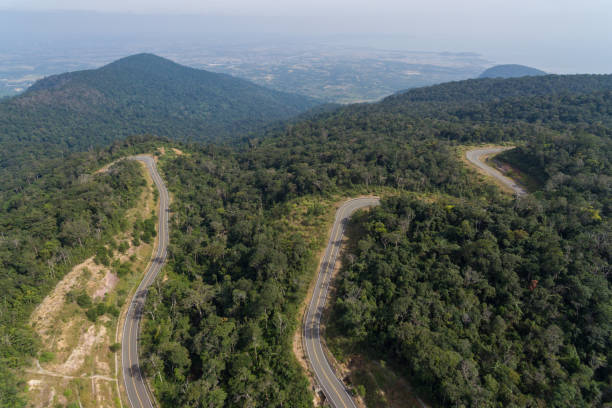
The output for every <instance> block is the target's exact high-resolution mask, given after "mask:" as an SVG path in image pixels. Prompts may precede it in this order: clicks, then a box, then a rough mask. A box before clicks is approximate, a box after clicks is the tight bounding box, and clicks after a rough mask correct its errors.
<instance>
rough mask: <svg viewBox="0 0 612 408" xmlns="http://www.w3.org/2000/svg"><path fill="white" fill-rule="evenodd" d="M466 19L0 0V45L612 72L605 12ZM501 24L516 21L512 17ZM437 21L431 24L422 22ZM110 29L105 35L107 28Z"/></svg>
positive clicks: (424, 13)
mask: <svg viewBox="0 0 612 408" xmlns="http://www.w3.org/2000/svg"><path fill="white" fill-rule="evenodd" d="M64 3H66V2H64ZM60 6H61V4H60ZM608 9H612V7H610V8H606V9H605V10H606V12H608V11H609V10H608ZM591 11H592V10H591ZM245 13H246V12H245ZM400 14H401V13H400ZM466 14H469V13H467V12H463V14H462V15H449V14H445V12H444V11H441V12H440V15H439V16H436V15H435V14H433V15H432V14H431V13H430V11H429V10H425V11H422V13H421V16H420V17H423V18H419V16H416V15H414V16H413V15H410V16H408V17H406V21H403V18H402V16H401V15H400V16H392V17H388V16H387V17H388V18H387V20H386V21H382V18H381V17H380V16H379V15H376V14H374V15H372V16H371V17H366V16H362V15H359V14H358V13H356V12H355V14H354V15H350V16H348V17H346V16H343V18H340V19H338V18H335V17H334V15H331V14H330V15H323V16H318V17H316V21H315V20H313V18H314V17H312V16H309V15H307V14H304V15H298V16H291V15H283V16H264V15H256V16H249V15H247V14H236V13H230V12H223V11H218V10H217V11H214V12H203V11H199V12H192V13H189V12H186V11H181V9H180V8H178V9H177V10H175V11H174V12H173V13H165V14H162V13H160V12H155V11H154V10H152V11H142V10H141V11H115V10H69V9H58V8H47V9H42V8H40V9H32V8H31V9H26V10H24V9H23V8H21V9H20V8H19V7H14V6H13V7H9V6H7V2H6V1H4V2H3V1H0V35H2V38H3V39H4V41H0V44H1V45H2V46H3V48H4V49H5V50H7V49H11V47H17V48H21V49H24V48H26V47H28V46H29V45H31V44H37V43H48V44H49V47H51V48H53V47H56V48H57V49H58V50H61V49H62V48H65V47H81V46H88V45H90V44H91V43H93V42H97V43H100V42H106V43H108V44H111V42H112V41H117V42H119V43H120V44H121V45H124V43H127V42H139V43H146V44H143V48H141V50H142V51H143V52H147V51H149V50H150V48H147V45H148V46H150V47H154V46H155V45H156V44H157V43H158V42H160V41H167V42H174V43H181V45H191V44H196V45H198V46H209V45H219V46H223V45H228V44H249V43H256V42H259V43H266V44H273V43H274V42H275V41H277V42H283V41H284V42H294V43H299V44H306V43H315V44H316V43H323V44H326V45H338V46H344V45H346V46H359V47H372V48H376V49H381V50H400V51H419V52H433V53H444V52H450V53H453V54H458V53H470V54H476V55H478V56H480V57H482V58H484V59H486V60H488V61H490V64H489V66H493V65H500V64H520V65H526V66H530V67H534V68H537V69H541V70H543V71H546V72H550V73H558V74H573V73H593V74H602V73H612V55H611V53H609V51H608V50H609V49H612V38H610V37H612V36H609V35H607V36H606V35H605V31H606V28H605V26H603V25H602V24H598V21H603V20H606V19H607V17H608V15H607V14H606V13H600V14H599V15H597V16H596V18H595V17H594V19H593V21H591V26H590V28H588V29H587V28H584V29H580V30H578V28H577V26H576V24H573V25H572V24H567V23H568V22H572V21H577V19H578V17H577V16H574V17H572V16H567V15H565V14H560V12H559V10H555V11H551V16H550V18H549V21H548V22H546V21H543V22H542V27H541V28H537V29H535V31H534V28H533V27H531V28H530V26H529V25H528V24H526V25H525V26H521V29H520V30H516V31H512V30H511V29H510V30H509V26H510V27H513V26H514V25H516V26H518V24H520V23H521V22H522V21H519V20H517V21H516V22H514V24H507V23H504V24H501V26H500V29H499V30H494V29H493V26H492V25H493V20H491V21H478V22H477V23H476V24H474V23H475V21H476V20H477V18H476V17H474V16H466ZM587 15H588V17H593V15H592V14H588V13H586V12H585V14H583V15H582V20H585V16H587ZM85 16H87V18H84V17H85ZM611 16H612V14H611ZM438 17H439V18H438ZM540 17H541V16H540ZM555 17H557V18H558V20H555ZM570 17H571V18H570ZM385 18H386V17H385ZM508 18H509V19H510V20H512V19H513V18H515V19H516V16H515V17H512V15H510V16H509V17H508ZM529 18H530V19H531V20H533V18H532V17H529ZM438 19H439V22H437V26H431V25H429V24H428V21H430V20H436V21H437V20H438ZM83 20H86V21H83ZM111 24H112V30H109V27H111ZM160 27H163V30H160ZM313 27H316V28H313ZM364 27H365V28H364ZM439 27H444V30H442V29H441V28H439ZM568 28H569V30H571V31H572V32H569V31H568ZM563 30H565V31H563ZM573 31H575V33H574V32H573ZM601 31H603V33H602V32H601ZM77 39H78V40H77ZM9 41H10V42H9ZM79 42H80V43H79ZM68 43H70V45H67V44H68ZM126 55H127V54H126Z"/></svg>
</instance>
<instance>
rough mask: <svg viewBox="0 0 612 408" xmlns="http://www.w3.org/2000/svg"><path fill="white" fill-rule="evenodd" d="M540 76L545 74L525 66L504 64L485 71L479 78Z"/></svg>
mask: <svg viewBox="0 0 612 408" xmlns="http://www.w3.org/2000/svg"><path fill="white" fill-rule="evenodd" d="M540 75H546V72H544V71H541V70H539V69H536V68H532V67H527V66H525V65H517V64H506V65H496V66H494V67H491V68H489V69H486V70H485V71H484V72H483V73H482V74H480V76H479V78H520V77H524V76H540Z"/></svg>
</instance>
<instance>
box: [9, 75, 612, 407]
mask: <svg viewBox="0 0 612 408" xmlns="http://www.w3.org/2000/svg"><path fill="white" fill-rule="evenodd" d="M610 78H611V76H542V77H538V78H520V79H509V80H491V79H484V80H474V81H463V82H460V83H451V84H445V85H440V86H438V87H430V88H425V89H422V90H415V91H409V92H407V93H403V94H399V95H396V96H393V97H390V98H387V99H386V100H384V101H382V102H381V103H379V104H371V105H353V106H348V107H342V108H340V109H337V110H333V111H331V112H328V111H325V112H322V113H320V114H315V115H313V116H311V117H307V118H304V119H303V120H298V121H295V122H292V123H289V124H287V125H286V126H284V127H282V128H274V129H272V130H269V131H267V132H266V133H265V134H261V135H258V136H257V137H251V138H245V139H242V140H241V142H243V143H240V144H239V145H237V146H234V147H230V146H225V147H223V146H219V145H215V144H210V145H198V144H193V145H182V146H180V147H181V149H182V150H183V151H184V152H185V153H186V154H183V155H180V156H176V157H172V158H168V159H166V160H163V161H162V162H161V163H160V170H161V171H162V174H163V176H164V178H165V179H166V182H167V185H168V187H169V189H170V191H171V194H172V195H173V197H174V200H173V202H172V208H171V211H172V219H171V222H170V227H171V242H170V248H169V260H168V265H167V267H166V269H165V273H166V274H167V276H168V279H167V280H163V281H162V280H159V281H157V282H156V283H155V285H154V287H153V288H152V289H151V292H150V296H149V297H148V299H147V310H148V311H150V313H148V317H147V321H146V322H145V324H144V327H143V333H142V340H141V344H142V361H143V364H144V368H145V371H146V374H147V375H148V376H149V378H150V379H152V381H153V383H154V387H155V390H156V396H157V398H158V400H159V402H160V403H161V404H162V406H185V407H196V406H208V407H248V406H277V407H280V406H291V407H301V406H304V407H306V406H311V404H312V395H311V394H310V392H309V390H308V382H307V380H306V378H305V376H304V374H303V372H302V371H301V369H300V367H299V366H298V364H297V362H295V360H294V358H293V356H292V353H291V335H292V333H293V331H294V329H295V328H296V327H297V324H298V318H299V316H297V310H298V309H299V305H300V304H301V302H302V301H303V298H304V296H305V290H306V287H307V285H308V283H309V279H310V278H311V276H312V273H313V272H314V270H313V269H312V268H313V266H312V265H314V264H315V262H314V261H315V259H314V257H315V256H316V255H315V254H316V251H317V248H312V247H311V246H309V245H308V244H307V242H308V241H307V237H306V236H304V234H302V233H299V232H295V231H294V230H292V229H291V228H288V225H287V221H286V218H287V215H288V214H289V212H290V211H291V208H292V205H293V204H292V203H294V200H298V199H303V198H310V199H312V200H314V201H316V200H318V199H325V198H328V197H329V196H330V194H337V195H343V196H351V195H353V194H355V193H356V192H364V191H369V190H371V189H374V188H378V187H381V186H384V187H385V188H386V191H395V194H392V195H394V196H395V197H390V198H387V199H385V200H383V204H382V206H381V208H379V209H376V210H374V211H372V212H371V213H368V214H362V215H360V216H358V217H357V218H356V219H355V221H354V222H355V224H356V225H358V226H360V227H361V228H362V230H363V231H364V233H363V236H361V237H359V238H358V239H359V241H358V243H357V251H356V253H355V254H353V255H354V256H353V258H352V261H351V260H350V259H347V262H345V268H344V270H343V272H342V275H341V276H342V277H343V279H342V280H341V284H340V291H339V301H338V303H337V307H336V309H335V310H334V316H335V317H334V321H335V322H337V324H338V325H340V327H341V328H342V329H343V330H344V331H345V332H346V333H348V334H349V335H350V336H352V337H353V338H354V339H355V341H357V342H359V344H361V345H362V346H363V349H367V350H372V351H373V352H375V353H378V355H381V356H384V357H390V358H393V359H395V360H397V361H400V362H401V363H402V364H403V365H404V366H405V367H406V372H405V374H406V375H407V376H408V378H409V379H410V380H411V381H412V382H414V384H415V385H417V386H419V387H420V390H421V391H422V392H424V393H425V394H427V395H428V396H429V397H430V398H431V399H432V400H433V402H434V403H437V404H443V405H453V406H474V405H479V404H480V405H482V406H486V405H487V404H490V405H491V406H525V405H529V404H531V405H533V406H543V405H547V406H559V407H561V406H593V405H595V406H597V405H602V404H603V403H604V402H606V401H609V400H610V399H611V396H612V390H611V388H610V384H611V381H612V379H611V378H612V377H611V375H612V372H611V370H610V364H609V361H610V358H612V356H610V350H612V345H611V344H610V339H611V338H612V337H611V334H612V328H611V326H610V322H612V316H611V310H612V296H611V293H612V292H611V286H610V283H611V282H610V279H611V277H610V271H609V265H610V261H611V260H610V254H611V253H612V248H611V245H612V244H611V240H610V236H612V235H611V234H610V232H611V231H610V221H609V219H610V212H611V211H612V201H611V197H612V191H610V190H611V188H612V183H611V177H612V174H611V169H610V160H611V150H610V148H611V147H612V146H611V145H610V132H611V130H612V127H611V125H610V124H611V115H610V112H611V110H610V90H611V89H612V80H610ZM60 82H61V81H60ZM49 86H50V87H53V86H61V85H56V84H49ZM42 91H43V92H44V90H42ZM109 126H116V123H115V124H113V123H112V122H109ZM50 141H51V142H52V139H50ZM504 141H511V142H513V143H517V144H518V145H519V148H518V149H515V150H513V151H509V152H507V153H505V154H504V155H502V157H501V159H502V160H505V161H508V162H510V163H512V164H513V165H515V166H516V167H518V168H520V169H521V170H523V171H525V172H526V173H528V174H530V175H532V176H533V177H536V178H537V179H538V181H539V182H540V185H541V188H540V189H539V190H538V191H535V192H533V194H530V195H529V196H527V197H526V198H520V199H514V198H511V197H508V196H505V195H503V194H501V193H500V192H499V190H498V189H497V188H496V187H494V186H493V185H490V184H486V183H480V182H478V181H477V180H476V179H475V177H474V176H473V173H472V172H471V171H470V170H468V169H467V168H466V167H465V165H464V163H462V162H461V160H460V157H459V152H458V147H459V146H461V145H473V144H478V143H484V142H486V143H492V142H493V143H496V142H504ZM78 143H82V141H79V142H77V144H78ZM160 143H167V142H162V141H160V140H157V139H150V138H135V139H130V140H128V141H126V142H123V143H121V144H116V145H114V146H112V147H110V148H108V149H105V150H102V151H98V150H96V151H92V152H90V153H87V154H85V155H84V156H67V157H70V158H69V159H67V160H64V161H57V160H55V159H45V160H42V161H41V163H40V164H39V165H38V167H34V168H33V169H32V168H25V167H24V168H22V169H20V170H19V171H18V174H16V177H15V178H14V179H12V180H11V181H10V182H9V181H7V182H6V184H5V186H8V187H5V189H4V190H0V194H2V195H1V196H0V198H1V200H0V201H1V202H2V203H15V202H17V203H21V204H20V205H21V207H19V206H18V208H22V210H23V211H25V209H28V208H45V207H44V205H45V204H48V205H54V204H53V203H57V202H58V201H57V200H60V199H61V200H65V199H64V197H65V196H66V195H67V197H73V198H74V200H76V201H75V203H74V205H75V206H76V207H78V208H81V207H79V206H81V205H84V204H83V203H82V202H81V200H82V199H83V197H82V196H81V195H79V194H80V192H81V190H79V188H83V187H82V186H80V184H79V183H78V182H77V181H78V180H79V175H80V174H82V173H83V172H84V171H83V166H85V165H84V164H83V163H84V160H85V158H87V157H89V158H93V159H91V160H92V162H94V163H100V162H102V161H110V160H111V158H113V157H117V155H122V154H127V153H128V152H134V151H151V150H152V148H153V146H156V145H159V144H160ZM42 156H44V154H43V155H42ZM73 157H80V159H73ZM73 160H76V162H75V161H73ZM61 163H64V164H65V166H66V167H63V165H64V164H61ZM54 166H59V169H66V170H63V171H65V172H68V169H70V168H71V166H72V167H74V168H75V169H76V170H74V174H73V173H70V174H72V175H70V174H68V175H66V176H64V178H65V179H66V181H65V182H63V183H60V181H59V180H58V179H56V178H55V177H54V176H53V174H56V173H53V172H52V171H50V169H52V168H54ZM79 166H80V167H79ZM121 166H127V167H125V168H122V170H121V171H120V172H119V173H117V174H118V176H117V177H119V178H120V179H121V180H123V181H124V183H123V184H122V183H118V184H116V185H115V187H114V189H113V193H112V194H115V195H116V197H125V198H124V199H123V200H122V201H119V202H120V203H121V205H118V206H117V207H116V208H115V210H113V211H111V215H107V218H108V219H109V220H116V218H115V217H116V216H117V215H118V214H120V211H121V208H124V207H125V205H128V204H129V198H128V196H130V197H131V194H134V193H133V191H137V185H138V182H137V180H136V178H132V177H131V176H129V175H130V174H131V173H130V171H131V170H130V168H129V165H128V164H124V165H121ZM78 169H81V170H78ZM58 171H59V170H58ZM105 177H110V175H108V176H103V177H101V178H99V179H97V178H94V179H92V180H89V182H91V183H94V185H89V186H90V187H91V188H92V189H94V191H97V190H95V186H97V185H98V183H101V185H103V184H105V183H111V180H108V179H106V178H105ZM123 177H126V178H123ZM105 188H106V187H105ZM126 189H127V190H129V192H128V191H127V190H126ZM103 190H104V189H103ZM104 191H106V190H104ZM407 191H410V192H412V194H411V195H406V192H407ZM28 194H29V195H28ZM91 194H92V197H96V194H94V193H91ZM108 194H111V193H108ZM38 196H40V197H38ZM16 197H17V198H19V199H17V198H16ZM23 197H27V200H25V201H23V200H22V198H23ZM423 197H427V199H426V200H424V199H423ZM20 200H22V201H20ZM39 200H42V201H39ZM99 201H100V202H103V201H104V200H101V199H100V200H99ZM67 202H68V203H72V201H70V200H68V201H67ZM77 204H78V205H77ZM3 205H5V207H4V209H3V211H4V214H5V215H4V216H2V215H1V214H0V220H2V219H4V220H5V221H3V222H5V223H15V222H17V221H18V222H19V223H18V224H15V225H14V226H12V225H13V224H10V225H11V226H12V227H11V228H12V230H13V233H14V234H16V235H17V236H19V237H23V236H26V235H28V233H27V231H28V229H29V228H32V227H31V226H33V225H36V226H38V225H42V224H41V222H40V220H39V218H36V217H34V218H33V219H28V218H27V217H25V215H24V216H23V217H13V215H15V214H18V213H15V212H13V213H10V214H11V216H9V211H15V210H14V209H13V206H12V205H9V204H3ZM70 205H72V204H69V208H72V207H70ZM99 205H101V204H100V203H98V202H96V203H95V204H88V206H85V208H86V212H85V213H81V212H79V211H80V210H78V211H77V210H75V212H74V213H75V214H83V215H81V216H79V218H83V219H84V220H85V221H86V222H90V221H91V222H93V223H97V222H99V221H98V218H96V217H94V218H92V217H93V215H94V214H99V212H100V211H101V210H99V209H98V207H97V206H99ZM60 208H64V207H61V206H60ZM314 211H316V209H313V212H314ZM25 213H26V214H34V215H36V214H38V213H37V212H36V211H30V212H28V211H25ZM53 214H54V213H51V215H49V217H51V218H50V220H47V221H45V223H44V225H48V228H47V229H45V234H47V235H45V236H44V237H42V238H40V239H41V240H43V239H44V240H43V241H42V243H43V244H44V242H46V241H53V240H56V241H57V242H59V243H60V244H61V245H62V246H63V245H68V246H69V245H75V244H74V240H73V241H71V242H70V243H69V242H64V241H62V239H63V238H62V237H64V235H63V229H62V228H63V226H64V224H65V222H67V220H68V219H69V217H70V214H64V213H62V214H64V215H62V217H63V218H62V217H60V218H57V217H58V216H55V217H56V218H55V219H54V218H53V217H54V215H53ZM113 214H115V215H113ZM38 215H39V216H41V217H43V218H45V217H47V216H48V215H47V213H44V212H43V213H42V214H38ZM24 217H25V218H24ZM88 217H89V218H88ZM45 219H46V218H45ZM104 219H106V218H104ZM88 220H90V221H88ZM109 222H110V221H109ZM88 225H89V224H88ZM111 225H115V224H113V223H112V222H111ZM119 226H120V225H119ZM83 227H84V224H83ZM7 228H8V227H7ZM77 230H78V229H77ZM110 230H111V229H109V231H110ZM19 242H20V243H21V244H23V245H25V243H27V242H29V241H28V240H27V239H23V240H20V241H19ZM36 242H38V241H35V242H34V244H36ZM53 242H55V241H53ZM5 245H10V241H9V243H8V244H7V243H6V242H5ZM28 245H29V244H28ZM92 245H94V243H92ZM0 248H2V247H0ZM5 248H7V247H5ZM66 250H68V249H66ZM8 253H9V254H11V253H12V254H13V256H12V257H11V258H10V259H5V260H4V261H3V262H5V263H6V265H7V270H9V271H10V273H11V276H10V279H6V280H5V279H4V278H3V281H2V282H1V284H3V285H6V286H7V289H6V290H7V291H8V293H16V295H15V298H17V297H16V296H19V291H20V290H21V289H20V288H21V287H22V286H20V285H16V284H15V282H16V279H23V280H28V279H31V278H30V277H29V275H28V274H29V273H30V271H40V273H43V272H45V271H47V270H48V269H44V268H43V266H44V265H45V264H44V261H45V259H46V258H45V259H43V258H41V259H38V258H34V259H32V251H28V250H27V247H26V246H24V251H23V252H21V251H18V252H8ZM44 254H46V253H43V252H40V251H39V255H36V257H40V256H43V255H44ZM23 265H26V266H25V267H22V266H23ZM40 265H43V266H40ZM9 268H10V269H9ZM41 268H42V269H41ZM36 273H38V272H36ZM58 278H59V276H57V277H55V278H54V279H55V280H54V279H49V280H48V281H46V282H48V285H47V287H48V286H49V285H51V284H52V283H53V282H54V281H56V280H57V279H58ZM10 291H13V292H10ZM43 293H44V290H41V291H40V292H39V293H37V294H36V296H35V298H34V300H32V301H29V300H28V302H30V303H28V302H25V301H24V302H22V303H21V304H19V305H16V306H11V308H12V309H15V308H16V307H17V306H19V307H20V308H23V309H19V310H24V311H27V310H28V307H31V304H33V303H35V302H36V301H38V300H39V299H40V296H41V295H42V294H43ZM26 304H27V305H28V306H25V305H26ZM20 305H21V306H20ZM12 309H11V310H12ZM15 310H17V309H15ZM11 313H13V312H11ZM15 313H17V312H15ZM23 313H25V312H23ZM23 313H22V314H23ZM24 344H27V347H32V346H30V344H33V343H32V342H30V341H29V340H28V342H26V343H24ZM11 347H13V346H11ZM15 347H16V346H15ZM7 350H9V351H7V352H6V353H5V358H11V359H12V358H14V359H20V358H22V357H23V353H24V351H23V350H33V349H27V348H11V349H7ZM7 361H8V360H7ZM14 361H15V362H14V363H12V364H13V365H15V364H17V362H16V361H17V360H14ZM7 384H9V385H11V384H13V383H12V382H7ZM13 385H14V384H13ZM7 387H8V386H7ZM13 390H14V388H13ZM13 394H14V393H13ZM13 394H11V395H13ZM6 395H9V394H6Z"/></svg>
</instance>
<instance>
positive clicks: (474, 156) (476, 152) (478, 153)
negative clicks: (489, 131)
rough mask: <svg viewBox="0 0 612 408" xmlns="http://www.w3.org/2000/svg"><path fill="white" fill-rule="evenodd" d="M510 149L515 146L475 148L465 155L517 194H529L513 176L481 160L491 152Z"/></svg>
mask: <svg viewBox="0 0 612 408" xmlns="http://www.w3.org/2000/svg"><path fill="white" fill-rule="evenodd" d="M509 149H513V147H487V148H480V149H473V150H469V151H467V152H466V154H465V157H466V158H467V159H468V160H469V161H470V162H471V163H472V164H474V165H475V166H477V167H479V168H480V169H481V170H483V171H484V172H485V173H487V174H488V175H489V176H491V177H494V178H495V179H497V180H498V181H499V182H500V183H502V184H503V185H504V186H506V187H508V188H510V189H512V191H514V193H515V194H516V195H519V196H522V195H525V194H527V191H525V189H523V188H522V187H521V186H519V185H518V184H517V183H516V182H515V181H514V180H512V179H511V178H509V177H506V176H504V175H503V174H501V173H500V172H499V171H498V170H496V169H494V168H493V167H491V166H488V165H487V164H485V163H484V162H483V161H482V160H480V158H481V157H482V156H486V155H490V154H496V153H501V152H503V151H505V150H509Z"/></svg>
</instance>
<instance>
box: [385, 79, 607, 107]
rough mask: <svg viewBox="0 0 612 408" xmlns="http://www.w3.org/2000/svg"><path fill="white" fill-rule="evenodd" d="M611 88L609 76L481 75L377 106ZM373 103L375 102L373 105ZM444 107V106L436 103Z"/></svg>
mask: <svg viewBox="0 0 612 408" xmlns="http://www.w3.org/2000/svg"><path fill="white" fill-rule="evenodd" d="M610 90H612V75H546V76H539V77H524V78H509V79H502V78H483V79H468V80H466V81H456V82H448V83H444V84H440V85H433V86H430V87H424V88H416V89H410V90H408V91H404V92H400V93H398V94H396V95H392V96H390V97H388V98H385V99H384V100H383V102H382V103H381V104H380V105H379V106H380V108H381V109H385V110H388V109H392V107H395V108H396V109H399V108H404V109H410V107H411V105H412V104H414V103H419V102H421V103H432V104H433V103H435V104H443V103H446V104H450V106H451V107H454V106H453V105H452V103H461V104H465V103H485V102H489V101H495V100H498V99H510V98H524V97H534V96H546V95H563V94H588V93H591V92H601V91H610ZM375 106H376V105H375ZM440 107H441V108H444V107H445V106H444V105H440Z"/></svg>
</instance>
